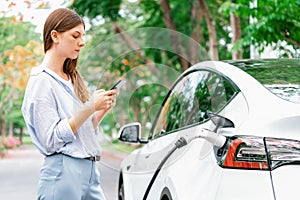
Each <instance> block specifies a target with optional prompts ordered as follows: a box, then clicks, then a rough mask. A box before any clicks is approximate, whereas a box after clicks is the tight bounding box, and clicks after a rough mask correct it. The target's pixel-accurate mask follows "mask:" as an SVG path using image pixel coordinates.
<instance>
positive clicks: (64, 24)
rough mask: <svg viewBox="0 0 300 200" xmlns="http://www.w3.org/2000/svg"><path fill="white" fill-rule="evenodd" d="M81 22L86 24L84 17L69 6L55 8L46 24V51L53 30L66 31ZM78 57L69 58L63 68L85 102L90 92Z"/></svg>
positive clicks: (50, 43)
mask: <svg viewBox="0 0 300 200" xmlns="http://www.w3.org/2000/svg"><path fill="white" fill-rule="evenodd" d="M79 24H83V26H85V24H84V21H83V20H82V18H81V17H80V16H79V15H78V14H77V13H76V12H75V11H73V10H70V9H67V8H58V9H56V10H54V11H53V12H52V13H51V14H50V15H49V16H48V18H47V20H46V22H45V25H44V32H43V41H44V52H45V53H46V51H47V50H48V49H50V48H51V46H52V44H53V40H52V38H51V31H52V30H56V31H57V32H60V33H62V32H65V31H68V30H70V29H72V28H74V27H76V26H77V25H79ZM77 61H78V57H77V58H76V59H70V58H67V59H66V60H65V62H64V66H63V70H64V72H65V73H67V74H69V75H70V76H71V80H72V82H73V84H74V91H75V94H76V96H77V97H78V98H79V99H80V100H81V101H82V102H83V103H84V102H86V101H88V99H89V93H88V91H87V88H86V86H85V84H84V81H83V79H82V76H81V75H80V73H79V71H78V69H77Z"/></svg>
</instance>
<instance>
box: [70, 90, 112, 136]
mask: <svg viewBox="0 0 300 200" xmlns="http://www.w3.org/2000/svg"><path fill="white" fill-rule="evenodd" d="M116 95H117V91H116V90H109V91H104V90H98V91H96V92H95V94H94V98H93V100H92V101H91V102H89V103H87V104H86V105H85V107H84V108H83V109H82V110H81V111H80V112H78V113H77V114H76V115H74V116H73V117H72V118H70V119H69V121H68V122H69V124H70V127H71V129H72V131H73V133H74V134H75V133H76V132H77V130H78V129H79V128H80V127H81V125H82V124H83V123H84V122H85V121H86V120H87V119H88V118H89V117H90V116H91V115H92V114H94V116H93V125H94V128H96V127H97V126H98V124H99V123H100V122H101V121H102V119H103V118H104V116H105V115H106V113H107V112H108V111H109V110H110V109H111V108H112V107H113V106H114V105H115V100H116Z"/></svg>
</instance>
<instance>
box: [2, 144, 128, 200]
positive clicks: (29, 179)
mask: <svg viewBox="0 0 300 200" xmlns="http://www.w3.org/2000/svg"><path fill="white" fill-rule="evenodd" d="M125 156H126V154H122V153H116V152H114V151H107V150H104V152H103V156H102V159H101V161H100V162H98V167H99V170H100V174H101V184H102V188H103V191H104V193H105V195H106V197H107V200H117V183H118V178H119V171H118V169H119V167H120V163H121V161H122V159H123V158H124V157H125ZM42 164H43V156H42V155H41V154H40V153H39V152H38V151H37V150H36V148H35V147H34V146H32V145H23V146H21V147H19V148H18V149H14V150H9V151H8V152H7V153H6V155H5V157H4V158H2V159H0V199H1V200H20V199H22V200H34V199H36V187H37V183H38V177H39V171H40V168H41V166H42Z"/></svg>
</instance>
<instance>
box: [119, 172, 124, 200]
mask: <svg viewBox="0 0 300 200" xmlns="http://www.w3.org/2000/svg"><path fill="white" fill-rule="evenodd" d="M118 199H119V200H124V183H123V179H122V177H120V180H119V189H118Z"/></svg>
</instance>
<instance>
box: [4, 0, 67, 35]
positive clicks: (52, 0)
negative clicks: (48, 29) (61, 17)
mask: <svg viewBox="0 0 300 200" xmlns="http://www.w3.org/2000/svg"><path fill="white" fill-rule="evenodd" d="M44 1H45V0H44ZM30 2H32V3H31V7H30V8H28V3H26V0H0V17H3V16H6V17H10V16H13V15H15V16H18V13H22V15H23V20H24V21H29V22H31V23H32V24H34V25H36V26H37V28H36V32H38V33H40V34H42V31H43V26H44V22H45V21H46V18H47V16H48V15H49V14H50V13H51V12H52V11H53V10H54V9H56V8H59V7H64V5H63V3H64V0H49V8H42V9H36V7H37V6H38V5H40V4H41V3H42V2H43V1H42V0H34V1H33V0H31V1H30ZM10 5H11V6H10Z"/></svg>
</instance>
